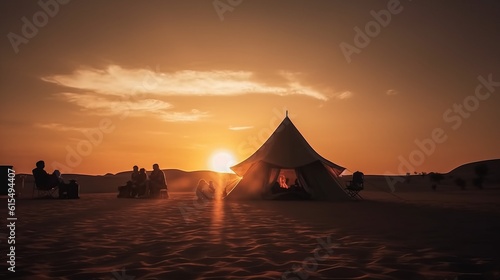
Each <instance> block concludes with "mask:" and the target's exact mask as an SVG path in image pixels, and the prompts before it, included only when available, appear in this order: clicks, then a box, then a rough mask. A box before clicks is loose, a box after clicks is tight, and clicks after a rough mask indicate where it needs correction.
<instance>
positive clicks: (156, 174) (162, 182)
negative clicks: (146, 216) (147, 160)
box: [149, 163, 168, 198]
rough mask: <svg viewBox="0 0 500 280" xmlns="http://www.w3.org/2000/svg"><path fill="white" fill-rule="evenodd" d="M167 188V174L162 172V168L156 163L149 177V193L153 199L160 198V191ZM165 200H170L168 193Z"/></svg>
mask: <svg viewBox="0 0 500 280" xmlns="http://www.w3.org/2000/svg"><path fill="white" fill-rule="evenodd" d="M161 189H165V190H168V188H167V180H166V179H165V173H163V171H161V169H160V166H159V165H158V164H157V163H155V164H153V171H152V172H151V174H150V175H149V192H150V196H151V197H159V196H160V190H161ZM165 198H168V192H167V193H166V194H165Z"/></svg>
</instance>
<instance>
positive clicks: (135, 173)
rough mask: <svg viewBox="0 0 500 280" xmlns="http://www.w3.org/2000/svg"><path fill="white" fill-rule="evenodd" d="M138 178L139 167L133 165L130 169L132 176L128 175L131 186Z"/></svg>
mask: <svg viewBox="0 0 500 280" xmlns="http://www.w3.org/2000/svg"><path fill="white" fill-rule="evenodd" d="M138 178H139V166H137V165H134V167H132V174H131V175H130V181H132V184H136V183H137V180H138Z"/></svg>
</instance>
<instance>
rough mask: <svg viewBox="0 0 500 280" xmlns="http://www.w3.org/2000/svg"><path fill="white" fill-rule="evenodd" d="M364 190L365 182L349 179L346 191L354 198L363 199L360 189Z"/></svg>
mask: <svg viewBox="0 0 500 280" xmlns="http://www.w3.org/2000/svg"><path fill="white" fill-rule="evenodd" d="M362 190H363V184H360V183H355V182H354V183H353V182H352V181H349V182H348V183H347V185H346V188H345V191H346V193H347V194H348V195H349V196H350V197H352V198H354V199H359V200H363V197H362V196H361V195H360V194H359V192H360V191H362Z"/></svg>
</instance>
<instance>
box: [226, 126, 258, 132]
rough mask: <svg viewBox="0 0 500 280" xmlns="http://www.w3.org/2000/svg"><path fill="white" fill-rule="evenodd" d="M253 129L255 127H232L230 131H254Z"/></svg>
mask: <svg viewBox="0 0 500 280" xmlns="http://www.w3.org/2000/svg"><path fill="white" fill-rule="evenodd" d="M252 128H253V126H230V127H229V130H235V131H238V130H246V129H252Z"/></svg>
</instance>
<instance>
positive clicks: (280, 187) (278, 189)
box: [271, 175, 308, 197]
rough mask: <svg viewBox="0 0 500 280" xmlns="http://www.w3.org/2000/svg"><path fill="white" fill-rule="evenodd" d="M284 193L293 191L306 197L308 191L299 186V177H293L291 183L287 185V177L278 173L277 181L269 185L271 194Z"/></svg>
mask: <svg viewBox="0 0 500 280" xmlns="http://www.w3.org/2000/svg"><path fill="white" fill-rule="evenodd" d="M284 193H295V194H300V195H301V196H304V197H307V196H308V193H307V192H306V190H305V189H304V188H303V187H302V186H301V184H300V182H299V179H298V178H297V179H295V182H294V184H293V185H290V186H289V185H288V178H286V177H285V176H284V175H280V176H279V177H278V181H275V182H274V183H273V185H272V186H271V194H273V195H275V194H284Z"/></svg>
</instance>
